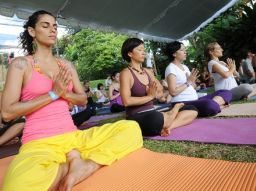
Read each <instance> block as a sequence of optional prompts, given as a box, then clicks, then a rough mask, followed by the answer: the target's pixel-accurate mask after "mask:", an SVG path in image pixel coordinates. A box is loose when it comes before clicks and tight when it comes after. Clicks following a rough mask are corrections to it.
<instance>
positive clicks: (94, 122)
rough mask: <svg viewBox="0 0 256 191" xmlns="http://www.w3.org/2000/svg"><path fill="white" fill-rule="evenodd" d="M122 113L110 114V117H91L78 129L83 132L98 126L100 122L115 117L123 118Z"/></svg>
mask: <svg viewBox="0 0 256 191" xmlns="http://www.w3.org/2000/svg"><path fill="white" fill-rule="evenodd" d="M123 115H124V113H116V114H111V115H96V116H92V117H91V118H90V119H89V120H88V121H86V122H85V123H84V124H83V125H81V126H80V127H78V129H80V130H85V129H88V128H90V127H94V126H98V125H99V124H100V121H101V120H106V119H112V118H116V117H120V116H123Z"/></svg>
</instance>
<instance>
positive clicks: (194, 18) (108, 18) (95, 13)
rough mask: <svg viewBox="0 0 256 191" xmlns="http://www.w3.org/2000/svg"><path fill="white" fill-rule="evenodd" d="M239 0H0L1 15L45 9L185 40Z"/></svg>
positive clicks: (95, 24)
mask: <svg viewBox="0 0 256 191" xmlns="http://www.w3.org/2000/svg"><path fill="white" fill-rule="evenodd" d="M236 2H237V0H196V1H195V0H158V1H156V0H127V1H122V0H104V1H102V0H52V1H39V0H0V14H1V15H4V16H9V17H12V16H13V15H14V14H16V15H17V16H18V17H19V18H22V19H27V17H28V16H29V15H30V14H31V13H32V12H34V11H35V10H39V9H44V10H47V11H49V12H51V13H53V14H56V15H57V16H59V17H60V18H62V19H59V20H58V22H59V23H60V24H64V25H67V24H69V25H71V26H75V25H78V26H82V27H86V26H87V27H90V28H94V29H102V30H106V31H116V32H120V33H126V34H129V35H136V36H138V37H143V38H144V39H152V40H156V41H171V40H174V39H179V40H182V39H185V38H187V37H188V36H189V35H191V34H192V33H193V32H195V31H198V30H199V29H200V28H201V27H203V26H205V25H206V24H207V23H208V22H210V21H211V20H213V19H214V18H215V17H217V16H218V15H219V14H220V13H222V12H223V11H225V10H227V9H228V8H229V7H231V6H232V5H233V4H234V3H236Z"/></svg>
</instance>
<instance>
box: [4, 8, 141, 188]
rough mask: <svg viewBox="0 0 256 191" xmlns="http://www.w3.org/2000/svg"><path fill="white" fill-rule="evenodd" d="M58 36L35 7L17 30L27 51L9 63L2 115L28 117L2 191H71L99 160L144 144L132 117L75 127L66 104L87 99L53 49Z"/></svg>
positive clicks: (52, 19)
mask: <svg viewBox="0 0 256 191" xmlns="http://www.w3.org/2000/svg"><path fill="white" fill-rule="evenodd" d="M56 38H57V24H56V19H55V17H54V16H53V15H52V14H51V13H49V12H47V11H43V10H41V11H37V12H35V13H34V14H32V15H31V16H30V17H29V19H28V21H27V22H26V24H25V25H24V32H23V33H21V35H20V39H21V44H22V47H23V48H24V50H25V51H26V52H27V53H28V55H27V56H25V57H18V58H16V59H14V60H13V61H12V63H11V64H10V67H9V71H8V76H7V81H6V86H5V88H4V93H3V105H2V116H3V118H4V120H6V121H10V120H12V119H14V118H17V117H19V116H26V124H25V127H24V132H23V137H22V147H21V149H20V152H19V154H18V155H17V156H16V157H15V159H14V160H13V161H12V163H11V165H10V168H9V170H8V173H7V175H6V177H5V181H4V186H3V190H4V191H7V190H8V191H9V190H23V191H26V190H39V191H40V190H42V191H44V190H59V189H60V190H68V191H71V189H72V187H73V186H74V185H75V184H77V183H79V182H81V181H82V180H84V179H85V178H87V177H88V176H89V175H91V174H92V173H93V172H95V171H96V170H97V169H99V168H100V167H101V166H102V165H110V164H111V163H112V162H114V161H115V160H117V159H120V158H122V157H123V156H125V155H127V154H128V153H130V152H132V151H134V150H136V149H138V148H140V147H141V146H142V136H141V131H140V129H139V126H138V124H137V123H135V122H133V121H126V120H121V121H119V122H116V123H113V124H106V125H104V126H102V127H101V128H99V127H94V128H91V129H88V130H85V131H80V130H77V128H76V126H75V125H74V123H73V121H72V118H71V116H70V114H69V110H68V106H69V104H73V105H85V104H86V102H87V98H86V95H85V92H84V91H83V88H82V86H81V84H80V81H79V78H78V75H77V72H76V70H75V68H74V67H73V65H72V64H71V63H70V62H68V61H66V60H64V59H59V58H56V57H55V56H54V55H53V54H52V46H53V45H54V44H55V42H56ZM131 137H132V138H131ZM131 139H133V140H131ZM113 143H115V144H113ZM61 181H62V182H61Z"/></svg>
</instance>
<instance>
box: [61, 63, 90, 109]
mask: <svg viewBox="0 0 256 191" xmlns="http://www.w3.org/2000/svg"><path fill="white" fill-rule="evenodd" d="M64 62H65V63H66V65H67V66H68V67H69V68H70V71H71V76H72V82H73V86H74V87H73V92H66V93H65V94H63V96H62V97H63V98H64V99H66V100H67V101H69V102H70V103H71V104H73V105H85V104H86V103H87V96H86V94H85V92H84V90H83V87H82V85H81V83H80V81H79V77H78V75H77V72H76V69H75V67H74V66H73V64H71V63H70V62H67V61H64Z"/></svg>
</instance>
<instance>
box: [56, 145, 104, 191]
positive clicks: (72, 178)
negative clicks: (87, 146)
mask: <svg viewBox="0 0 256 191" xmlns="http://www.w3.org/2000/svg"><path fill="white" fill-rule="evenodd" d="M67 158H68V162H69V171H68V174H67V176H66V178H65V179H64V181H63V184H61V186H60V188H59V190H60V191H71V190H72V188H73V186H74V185H76V184H78V183H79V182H81V181H83V180H84V179H86V178H87V177H89V176H90V175H91V174H92V173H94V172H95V171H96V170H98V169H99V168H100V167H101V165H99V164H97V163H95V162H93V161H91V160H83V159H81V156H80V153H79V152H78V151H76V150H72V151H71V152H70V153H69V154H68V156H67Z"/></svg>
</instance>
